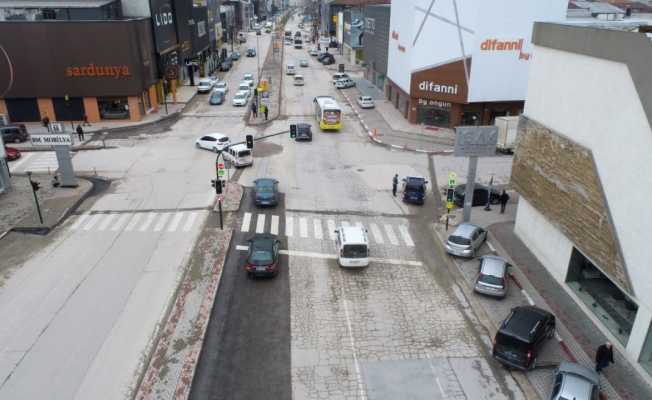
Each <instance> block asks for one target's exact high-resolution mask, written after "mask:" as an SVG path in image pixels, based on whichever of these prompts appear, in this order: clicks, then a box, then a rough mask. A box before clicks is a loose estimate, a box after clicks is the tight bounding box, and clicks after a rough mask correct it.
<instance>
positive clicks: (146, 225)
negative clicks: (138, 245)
mask: <svg viewBox="0 0 652 400" xmlns="http://www.w3.org/2000/svg"><path fill="white" fill-rule="evenodd" d="M157 215H158V214H157V213H147V219H146V220H145V222H144V223H143V224H142V225H141V226H140V229H138V230H139V231H141V232H145V231H146V230H147V228H149V226H150V225H151V224H152V222H154V219H155V218H156V216H157Z"/></svg>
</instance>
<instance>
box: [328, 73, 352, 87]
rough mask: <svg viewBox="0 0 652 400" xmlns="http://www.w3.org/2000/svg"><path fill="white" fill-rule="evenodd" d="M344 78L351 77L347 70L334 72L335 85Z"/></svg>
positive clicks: (333, 80)
mask: <svg viewBox="0 0 652 400" xmlns="http://www.w3.org/2000/svg"><path fill="white" fill-rule="evenodd" d="M344 78H350V76H349V74H347V73H346V72H337V73H335V74H333V79H332V81H331V82H333V85H335V82H337V81H339V80H340V79H344Z"/></svg>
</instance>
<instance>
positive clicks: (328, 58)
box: [319, 54, 335, 65]
mask: <svg viewBox="0 0 652 400" xmlns="http://www.w3.org/2000/svg"><path fill="white" fill-rule="evenodd" d="M319 61H320V62H321V63H322V64H324V65H331V64H335V57H333V55H332V54H329V55H327V56H325V57H322V58H321V60H319Z"/></svg>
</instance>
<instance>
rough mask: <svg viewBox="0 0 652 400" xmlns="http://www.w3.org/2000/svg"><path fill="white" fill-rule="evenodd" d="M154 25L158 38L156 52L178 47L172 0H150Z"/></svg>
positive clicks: (155, 36) (156, 38) (155, 37)
mask: <svg viewBox="0 0 652 400" xmlns="http://www.w3.org/2000/svg"><path fill="white" fill-rule="evenodd" d="M150 5H151V7H152V26H153V27H154V39H155V40H156V52H157V53H159V54H162V53H165V52H168V51H170V50H172V49H174V48H176V47H177V43H178V42H177V28H176V22H175V15H174V10H173V8H172V0H150Z"/></svg>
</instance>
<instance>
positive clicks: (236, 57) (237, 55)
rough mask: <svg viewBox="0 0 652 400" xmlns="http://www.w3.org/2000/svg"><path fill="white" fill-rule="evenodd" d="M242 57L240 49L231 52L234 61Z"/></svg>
mask: <svg viewBox="0 0 652 400" xmlns="http://www.w3.org/2000/svg"><path fill="white" fill-rule="evenodd" d="M239 59H240V52H239V51H234V52H233V53H231V60H233V61H238V60H239Z"/></svg>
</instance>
